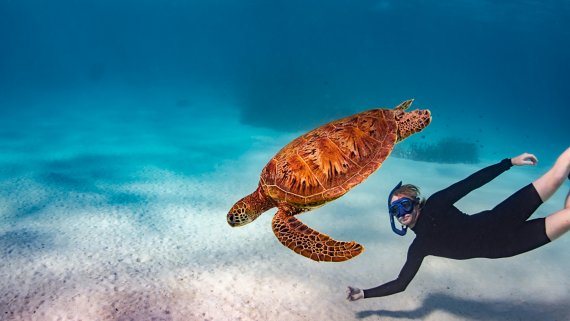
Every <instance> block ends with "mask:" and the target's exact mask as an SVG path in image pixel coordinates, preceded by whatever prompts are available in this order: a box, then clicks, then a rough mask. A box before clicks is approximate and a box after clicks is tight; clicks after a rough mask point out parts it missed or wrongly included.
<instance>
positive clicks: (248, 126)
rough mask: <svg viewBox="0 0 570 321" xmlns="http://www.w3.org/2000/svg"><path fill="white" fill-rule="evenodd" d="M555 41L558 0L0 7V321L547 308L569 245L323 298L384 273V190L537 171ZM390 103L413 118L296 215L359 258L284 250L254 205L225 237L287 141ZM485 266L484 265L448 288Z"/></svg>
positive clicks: (556, 304) (396, 253) (553, 206)
mask: <svg viewBox="0 0 570 321" xmlns="http://www.w3.org/2000/svg"><path fill="white" fill-rule="evenodd" d="M569 40H570V3H569V2H568V1H563V0H555V1H530V0H528V1H511V0H509V1H502V2H496V1H487V0H479V1H473V0H459V1H447V2H446V1H443V2H442V1H432V0H427V1H420V0H412V1H390V0H376V1H368V0H366V1H339V0H333V1H231V0H215V1H179V0H165V1H150V0H143V1H138V2H133V1H107V0H102V1H91V0H86V1H69V0H62V1H51V2H45V1H32V0H20V1H16V0H0V320H64V319H65V320H67V319H69V320H238V319H242V320H263V319H275V320H277V319H283V320H315V318H316V319H318V318H319V315H320V316H323V315H324V316H323V320H325V319H327V320H333V319H338V320H347V319H367V320H368V319H371V320H375V319H378V320H380V319H382V320H384V319H387V320H392V319H394V320H396V319H398V320H401V319H430V318H432V319H430V320H495V319H497V320H514V319H517V320H526V319H527V318H528V319H529V320H530V319H533V320H536V319H537V318H541V317H545V319H552V320H554V319H556V320H564V319H567V318H570V310H569V309H567V308H565V307H564V304H563V303H560V302H568V301H567V300H566V301H564V299H570V292H568V290H567V289H568V287H566V285H569V283H570V280H569V279H568V276H567V273H566V272H565V271H567V270H568V268H569V267H570V254H564V255H562V256H560V254H559V251H558V249H564V248H565V246H566V245H570V244H568V243H570V236H565V237H563V238H562V239H561V240H560V241H557V242H559V244H558V243H557V244H556V245H555V244H552V245H553V247H551V248H545V249H538V250H537V251H536V252H537V253H534V252H533V254H528V255H529V256H528V257H527V260H528V261H527V260H525V258H524V256H521V257H520V259H517V260H516V261H508V260H507V261H506V263H497V262H495V263H487V261H485V263H482V264H488V266H485V267H484V268H482V271H484V272H480V271H471V270H470V269H471V268H472V267H473V264H479V263H477V262H480V261H475V262H474V261H471V263H469V262H468V261H465V262H459V263H457V262H455V263H454V262H453V261H449V262H447V261H445V260H444V259H441V260H442V261H437V260H434V261H433V262H431V261H430V262H431V263H430V264H431V265H429V266H428V268H427V270H428V272H426V273H425V274H424V276H423V279H420V280H419V281H414V282H416V283H414V286H413V288H411V289H410V290H408V291H407V292H404V294H400V295H399V296H398V297H394V298H385V299H382V300H377V301H370V302H367V303H366V306H358V305H354V304H347V303H345V301H344V293H343V291H344V285H345V283H346V284H347V285H348V284H349V283H354V284H358V283H359V282H360V285H361V286H362V287H371V286H376V285H378V284H381V283H382V282H384V281H389V280H392V279H393V277H395V276H396V275H397V273H398V271H399V268H400V266H401V263H402V262H403V258H404V256H405V250H406V247H407V245H408V244H409V242H410V241H411V237H410V236H408V238H407V239H406V241H402V240H400V239H396V236H395V235H393V234H391V231H390V230H389V224H388V220H387V217H385V216H384V215H385V213H384V212H383V211H384V208H383V206H384V198H385V195H386V194H387V192H388V191H389V190H390V189H391V187H393V185H395V183H397V181H399V180H401V179H402V180H405V181H414V180H416V181H418V182H419V183H423V184H424V185H425V186H426V188H425V191H426V193H427V194H429V193H431V192H435V191H437V190H438V189H439V188H443V187H445V186H447V185H446V184H451V183H453V182H455V181H456V180H457V179H460V178H462V177H464V175H467V174H469V173H471V172H473V171H475V170H477V169H478V168H481V167H484V166H486V165H489V164H492V163H494V162H497V161H499V160H501V159H503V158H506V157H513V156H516V155H518V154H520V153H522V152H530V153H534V154H536V155H537V156H538V158H539V164H538V166H536V167H533V168H530V169H524V170H523V169H516V172H515V173H509V174H505V175H506V177H503V178H500V180H501V181H500V182H498V183H495V182H493V183H492V185H491V187H489V188H490V189H489V190H484V191H483V192H482V193H483V194H479V195H483V196H482V197H479V198H476V201H473V202H468V201H466V202H465V203H464V206H465V207H466V208H468V209H469V210H471V211H472V212H476V211H478V210H482V209H484V208H485V207H491V206H493V205H492V204H494V202H495V201H498V200H500V199H501V198H502V197H503V196H505V197H506V196H508V195H509V194H510V193H511V192H513V191H514V190H515V188H517V187H519V186H522V185H523V184H525V183H528V182H531V181H532V180H533V179H535V178H537V177H538V176H539V175H541V173H543V172H544V171H546V170H547V169H548V168H549V167H550V166H551V165H552V164H553V162H554V161H555V159H556V157H557V156H558V155H559V153H561V152H562V151H563V150H565V149H566V148H567V147H568V146H569V143H570V140H569V138H570V127H569V125H568V121H569V120H570V108H569V107H568V104H569V101H570V90H569V85H570V82H569V80H568V75H569V74H570V63H569V60H568V57H570V41H569ZM411 98H413V99H415V101H414V104H413V105H412V108H422V109H430V110H431V112H432V115H433V120H432V123H431V124H430V125H429V127H428V128H426V129H425V130H424V131H423V132H421V133H420V134H418V135H415V136H413V137H410V138H409V139H408V140H406V141H404V142H402V143H401V144H399V145H398V146H397V149H396V150H395V152H394V154H393V155H392V156H390V158H389V159H388V160H387V161H386V163H385V164H384V165H383V167H382V168H380V170H379V171H378V172H377V173H375V174H374V175H372V177H371V178H370V179H369V180H367V181H366V182H365V183H363V184H361V186H359V187H358V188H355V190H354V192H351V193H349V194H347V195H346V196H344V197H343V198H341V199H339V200H337V201H335V202H333V203H331V204H329V205H327V207H324V208H323V209H322V210H321V209H319V212H316V213H314V214H306V215H307V216H306V217H304V218H303V220H304V222H306V223H307V224H309V225H311V226H313V227H318V229H319V230H322V231H324V232H325V231H326V233H327V234H330V235H334V237H335V238H338V239H343V240H351V239H356V240H359V241H361V243H364V244H365V245H367V244H366V241H368V242H369V243H368V245H367V250H366V252H365V253H364V254H362V256H368V259H367V258H363V259H360V261H358V259H355V260H352V261H350V262H349V263H341V264H339V265H338V266H334V267H332V266H331V265H330V264H329V265H326V264H325V265H323V264H322V263H321V264H317V263H314V262H311V261H309V260H306V259H305V258H303V257H301V256H297V255H294V254H292V252H291V251H289V250H288V249H286V248H284V247H283V246H282V245H281V244H279V243H278V242H277V241H276V239H275V237H274V236H273V233H272V232H271V216H272V214H265V215H264V216H263V218H260V220H259V221H256V222H255V223H252V224H251V225H252V226H247V227H243V228H241V229H239V230H235V229H230V228H229V227H228V226H227V223H226V213H227V211H228V210H229V208H230V207H231V206H232V205H233V203H234V202H235V201H237V200H238V199H239V198H241V197H243V196H245V195H246V194H248V193H250V192H252V191H253V190H254V189H255V188H256V186H257V182H258V180H259V172H260V171H261V169H262V168H263V166H265V164H266V162H267V161H268V160H269V159H270V158H271V156H272V155H273V154H275V153H276V152H277V151H278V150H279V149H280V148H281V147H282V146H284V145H285V144H286V143H287V142H289V141H290V140H292V139H294V138H295V137H297V136H298V135H300V134H302V133H304V132H305V131H307V130H310V129H312V128H314V127H316V126H319V125H321V124H324V123H326V122H329V121H332V120H335V119H338V118H340V117H344V116H347V115H351V114H354V113H357V112H360V111H364V110H367V109H371V108H378V107H384V108H392V107H394V106H396V105H398V104H399V103H400V102H402V101H404V100H407V99H411ZM418 150H419V151H421V152H420V153H416V152H414V151H418ZM435 151H437V153H436V152H435ZM429 153H433V155H431V154H430V155H427V154H429ZM507 175H510V176H507ZM567 190H568V184H566V185H564V186H563V187H562V188H561V190H560V191H559V192H558V193H557V194H556V195H555V197H554V198H553V200H552V202H549V203H547V204H545V208H544V210H543V211H542V212H541V213H539V214H538V215H542V216H545V215H547V214H549V213H551V212H552V211H555V210H558V209H560V208H561V207H560V206H561V204H562V201H563V199H564V197H565V195H566V194H565V193H567ZM494 193H501V194H500V196H499V197H497V199H493V200H488V198H489V197H492V196H493V194H494ZM325 208H326V210H325ZM378 208H380V209H378ZM272 213H273V212H272ZM358 213H362V214H361V216H359V215H360V214H358ZM378 217H380V218H378ZM319 224H320V225H319ZM556 246H558V247H556ZM387 251H390V252H387ZM380 260H381V262H380ZM443 261H445V263H440V262H443ZM272 262H273V263H272ZM386 262H388V263H386ZM438 264H445V265H444V266H442V265H438ZM492 264H496V265H492ZM532 264H536V265H532ZM248 266H255V267H256V269H258V270H256V271H251V270H250V269H248ZM375 266H376V268H375ZM378 266H382V269H379V268H378ZM529 266H532V268H529ZM364 267H366V269H364ZM536 269H544V270H540V271H536ZM259 270H263V271H262V272H260V271H259ZM444 271H447V272H449V271H459V272H458V273H467V277H465V275H464V274H461V275H447V277H446V276H445V275H444ZM469 271H471V272H469ZM488 271H502V272H499V273H498V277H497V279H491V280H488V281H481V282H482V283H483V284H478V283H477V284H471V283H468V284H463V285H457V287H456V288H454V286H453V284H456V283H454V282H456V281H457V282H460V281H458V280H463V279H465V278H471V279H475V278H476V277H477V276H480V275H481V274H478V273H483V274H484V275H485V276H488V275H489V274H492V273H487V272H488ZM545 271H546V272H548V271H550V272H552V275H554V276H552V277H550V278H549V277H546V276H542V277H541V278H538V279H536V278H535V279H532V280H533V281H528V282H530V283H531V284H530V285H528V288H529V289H532V290H533V291H538V292H540V293H541V296H540V297H539V298H538V301H533V300H534V298H535V297H533V295H532V293H536V292H530V290H529V292H528V293H527V292H525V291H522V292H521V293H522V294H521V293H518V294H517V293H515V294H513V293H512V292H509V291H508V290H505V288H510V289H511V290H512V291H515V292H516V291H517V289H518V288H520V287H524V284H525V282H526V281H525V280H530V279H531V277H532V276H533V273H544V272H545ZM369 272H370V273H369ZM372 273H373V274H372ZM501 273H502V274H501ZM236 275H237V276H236ZM240 276H241V277H240ZM558 276H559V277H558ZM499 279H500V280H499ZM291 280H294V282H293V281H291ZM486 282H488V283H486ZM497 283H500V284H501V286H500V287H499V286H497V285H496V284H497ZM273 286H277V287H279V286H282V289H278V288H277V289H275V288H273ZM411 287H412V286H411ZM469 287H471V288H470V289H472V290H473V291H471V292H470V291H468V290H467V289H466V288H469ZM434 288H436V290H437V293H436V294H434V295H431V296H430V293H431V292H432V290H433V289H434ZM450 288H451V289H450ZM486 288H490V289H491V290H487V291H486V290H485V289H486ZM244 289H245V290H244ZM549 291H551V294H548V292H549ZM275 292H277V293H275ZM269 293H271V294H269ZM291 293H294V294H291ZM406 293H407V294H406ZM543 293H546V294H543ZM234 294H235V296H234ZM237 295H240V296H239V297H238V296H237ZM406 295H407V296H406ZM537 295H538V294H537ZM264 296H265V297H268V296H270V297H272V298H273V299H274V300H277V301H267V302H266V301H264V300H266V299H264V298H263V297H264ZM282 297H285V298H282ZM267 300H268V299H267ZM271 302H272V303H271ZM275 302H276V303H275ZM309 302H310V304H309ZM266 303H267V304H266ZM270 303H271V305H272V306H274V308H269V307H268V305H270ZM218 304H219V305H220V306H223V307H224V308H218ZM308 304H309V305H308ZM529 304H535V305H536V306H538V307H537V309H536V310H533V309H529V308H528V305H529ZM290 307H294V308H290ZM311 307H313V308H311ZM315 307H319V308H315ZM319 309H321V310H319ZM284 311H285V312H284ZM318 311H321V312H318ZM438 311H440V312H438ZM441 311H443V312H441ZM489 311H491V312H489ZM534 311H540V313H536V312H534ZM438 313H441V314H438ZM549 313H550V314H549ZM499 315H502V316H499Z"/></svg>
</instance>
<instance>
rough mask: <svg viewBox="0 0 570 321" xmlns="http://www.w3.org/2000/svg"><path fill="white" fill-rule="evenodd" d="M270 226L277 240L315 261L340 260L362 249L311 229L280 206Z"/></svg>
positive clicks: (352, 255)
mask: <svg viewBox="0 0 570 321" xmlns="http://www.w3.org/2000/svg"><path fill="white" fill-rule="evenodd" d="M272 227H273V233H275V236H277V239H279V242H281V243H282V244H283V245H285V246H287V247H288V248H290V249H291V250H293V251H295V252H296V253H298V254H301V255H303V256H305V257H308V258H310V259H312V260H315V261H325V262H342V261H346V260H350V259H351V258H353V257H355V256H357V255H358V254H360V253H362V251H364V247H362V245H360V244H358V243H356V242H354V241H352V242H342V241H337V240H334V239H332V238H331V237H330V236H328V235H325V234H322V233H319V232H317V231H315V230H313V229H311V228H310V227H308V226H307V225H305V224H303V223H302V222H301V221H299V220H298V219H296V218H295V217H294V216H293V215H291V214H289V213H288V212H287V211H286V210H284V209H281V208H280V209H279V210H278V211H277V214H275V216H274V217H273V222H272Z"/></svg>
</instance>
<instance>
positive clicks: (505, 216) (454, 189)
mask: <svg viewBox="0 0 570 321" xmlns="http://www.w3.org/2000/svg"><path fill="white" fill-rule="evenodd" d="M511 166H512V163H511V160H510V159H504V160H502V161H501V162H500V163H497V164H495V165H491V166H489V167H486V168H484V169H482V170H480V171H478V172H476V173H474V174H473V175H471V176H469V177H467V178H466V179H464V180H462V181H459V182H457V183H455V184H453V185H451V186H450V187H448V188H446V189H443V190H441V191H439V192H437V193H435V194H433V195H432V196H431V197H429V198H428V200H427V201H426V203H425V204H424V206H423V208H422V209H421V213H420V215H419V217H418V220H417V222H416V225H415V226H414V228H413V229H412V230H413V231H414V232H415V233H416V238H415V239H414V241H413V242H412V244H411V245H410V248H409V249H408V257H407V260H406V263H405V264H404V267H403V268H402V270H401V272H400V274H399V275H398V278H397V279H396V280H394V281H391V282H388V283H385V284H383V285H380V286H378V287H376V288H372V289H368V290H364V297H365V298H370V297H380V296H386V295H390V294H394V293H398V292H402V291H404V290H405V289H406V287H407V286H408V284H409V283H410V282H411V281H412V279H413V278H414V276H415V275H416V273H417V272H418V270H419V268H420V266H421V264H422V261H423V259H424V257H426V256H428V255H434V256H440V257H445V258H451V259H458V260H464V259H470V258H476V257H485V258H500V257H509V256H514V255H517V254H521V253H524V252H527V251H530V250H532V249H535V248H537V247H539V246H542V245H544V244H546V243H548V242H550V240H549V239H548V237H547V236H546V230H545V225H544V218H538V219H532V220H527V219H528V218H529V217H530V215H531V214H532V213H533V212H534V211H535V210H536V209H537V208H538V206H540V204H542V200H541V199H540V196H539V195H538V192H537V191H536V189H535V188H534V186H533V185H532V184H529V185H527V186H525V187H523V188H522V189H520V190H519V191H517V192H516V193H515V194H513V195H511V196H510V197H509V198H507V199H506V200H504V201H503V202H502V203H500V204H499V205H497V206H496V207H495V208H493V209H492V210H488V211H484V212H481V213H478V214H474V215H467V214H464V213H462V212H461V211H460V210H458V209H457V208H456V207H455V206H454V205H453V204H454V203H455V202H457V201H458V200H459V199H461V198H462V197H464V196H465V195H467V194H468V193H469V192H471V191H473V190H475V189H477V188H479V187H481V186H483V185H485V184H486V183H488V182H490V181H491V180H492V179H494V178H495V177H497V176H499V175H500V174H501V173H503V172H505V171H506V170H508V169H509V168H511Z"/></svg>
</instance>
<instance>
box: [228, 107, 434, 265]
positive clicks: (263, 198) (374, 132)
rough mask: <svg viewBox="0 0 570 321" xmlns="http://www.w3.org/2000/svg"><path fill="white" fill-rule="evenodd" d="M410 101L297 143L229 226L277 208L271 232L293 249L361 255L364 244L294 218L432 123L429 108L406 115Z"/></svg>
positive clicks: (322, 256)
mask: <svg viewBox="0 0 570 321" xmlns="http://www.w3.org/2000/svg"><path fill="white" fill-rule="evenodd" d="M412 101H413V100H407V101H404V102H403V103H401V104H400V105H398V106H397V107H395V108H394V109H383V108H379V109H372V110H369V111H365V112H362V113H359V114H356V115H352V116H349V117H345V118H342V119H339V120H336V121H333V122H330V123H328V124H326V125H323V126H321V127H318V128H316V129H314V130H312V131H310V132H308V133H306V134H305V135H303V136H301V137H298V138H297V139H295V140H293V141H292V142H290V143H289V144H287V145H286V146H285V147H283V148H282V149H281V150H280V151H279V152H278V153H277V154H276V155H275V156H274V157H273V158H272V159H271V160H270V161H269V163H267V165H266V166H265V168H263V170H262V172H261V179H260V181H259V185H258V187H257V190H256V191H255V192H253V193H251V194H250V195H248V196H246V197H244V198H242V199H241V200H239V201H238V202H237V203H236V204H235V205H234V206H233V207H232V208H231V209H230V211H229V213H228V215H227V221H228V223H229V224H230V225H231V226H241V225H245V224H247V223H250V222H252V221H253V220H255V219H256V218H257V217H259V215H261V213H263V212H265V211H267V210H268V209H270V208H273V207H277V208H278V210H277V213H276V214H275V216H274V217H273V223H272V225H273V232H274V233H275V236H277V239H279V241H280V242H281V243H282V244H283V245H285V246H287V247H288V248H290V249H291V250H293V251H295V252H297V253H299V254H301V255H303V256H306V257H308V258H310V259H313V260H315V261H328V262H342V261H346V260H349V259H351V258H353V257H355V256H357V255H358V254H360V253H362V251H364V248H363V247H362V245H360V244H358V243H356V242H354V241H352V242H342V241H336V240H334V239H332V238H331V237H329V236H327V235H325V234H322V233H319V232H318V231H315V230H313V229H311V228H309V227H308V226H306V225H305V224H303V223H302V222H301V221H299V220H297V218H295V215H296V214H299V213H302V212H306V211H309V210H311V209H313V208H316V207H319V206H322V205H323V204H325V203H327V202H330V201H333V200H335V199H337V198H339V197H341V196H342V195H344V194H345V193H346V192H348V191H349V190H350V189H351V188H353V187H354V186H356V185H358V184H360V183H362V181H364V180H365V179H366V178H367V177H368V176H369V175H370V174H372V173H373V172H374V171H376V170H377V169H378V168H380V166H381V165H382V162H383V161H384V160H385V159H386V157H388V155H390V152H391V151H392V148H393V147H394V145H395V144H396V143H398V142H401V141H402V140H404V139H405V138H406V137H408V136H410V135H412V134H414V133H417V132H419V131H421V130H423V129H424V128H425V127H426V126H427V125H429V123H430V122H431V113H430V111H429V110H413V111H411V112H406V111H405V110H406V109H407V108H408V107H410V105H411V104H412Z"/></svg>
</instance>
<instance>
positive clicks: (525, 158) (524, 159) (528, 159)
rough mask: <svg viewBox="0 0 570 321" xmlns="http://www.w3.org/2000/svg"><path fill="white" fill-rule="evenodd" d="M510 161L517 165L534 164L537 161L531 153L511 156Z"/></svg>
mask: <svg viewBox="0 0 570 321" xmlns="http://www.w3.org/2000/svg"><path fill="white" fill-rule="evenodd" d="M511 163H512V164H513V165H517V166H523V165H536V164H537V163H538V158H536V156H534V155H533V154H529V153H522V154H520V155H519V156H517V157H513V158H511Z"/></svg>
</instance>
